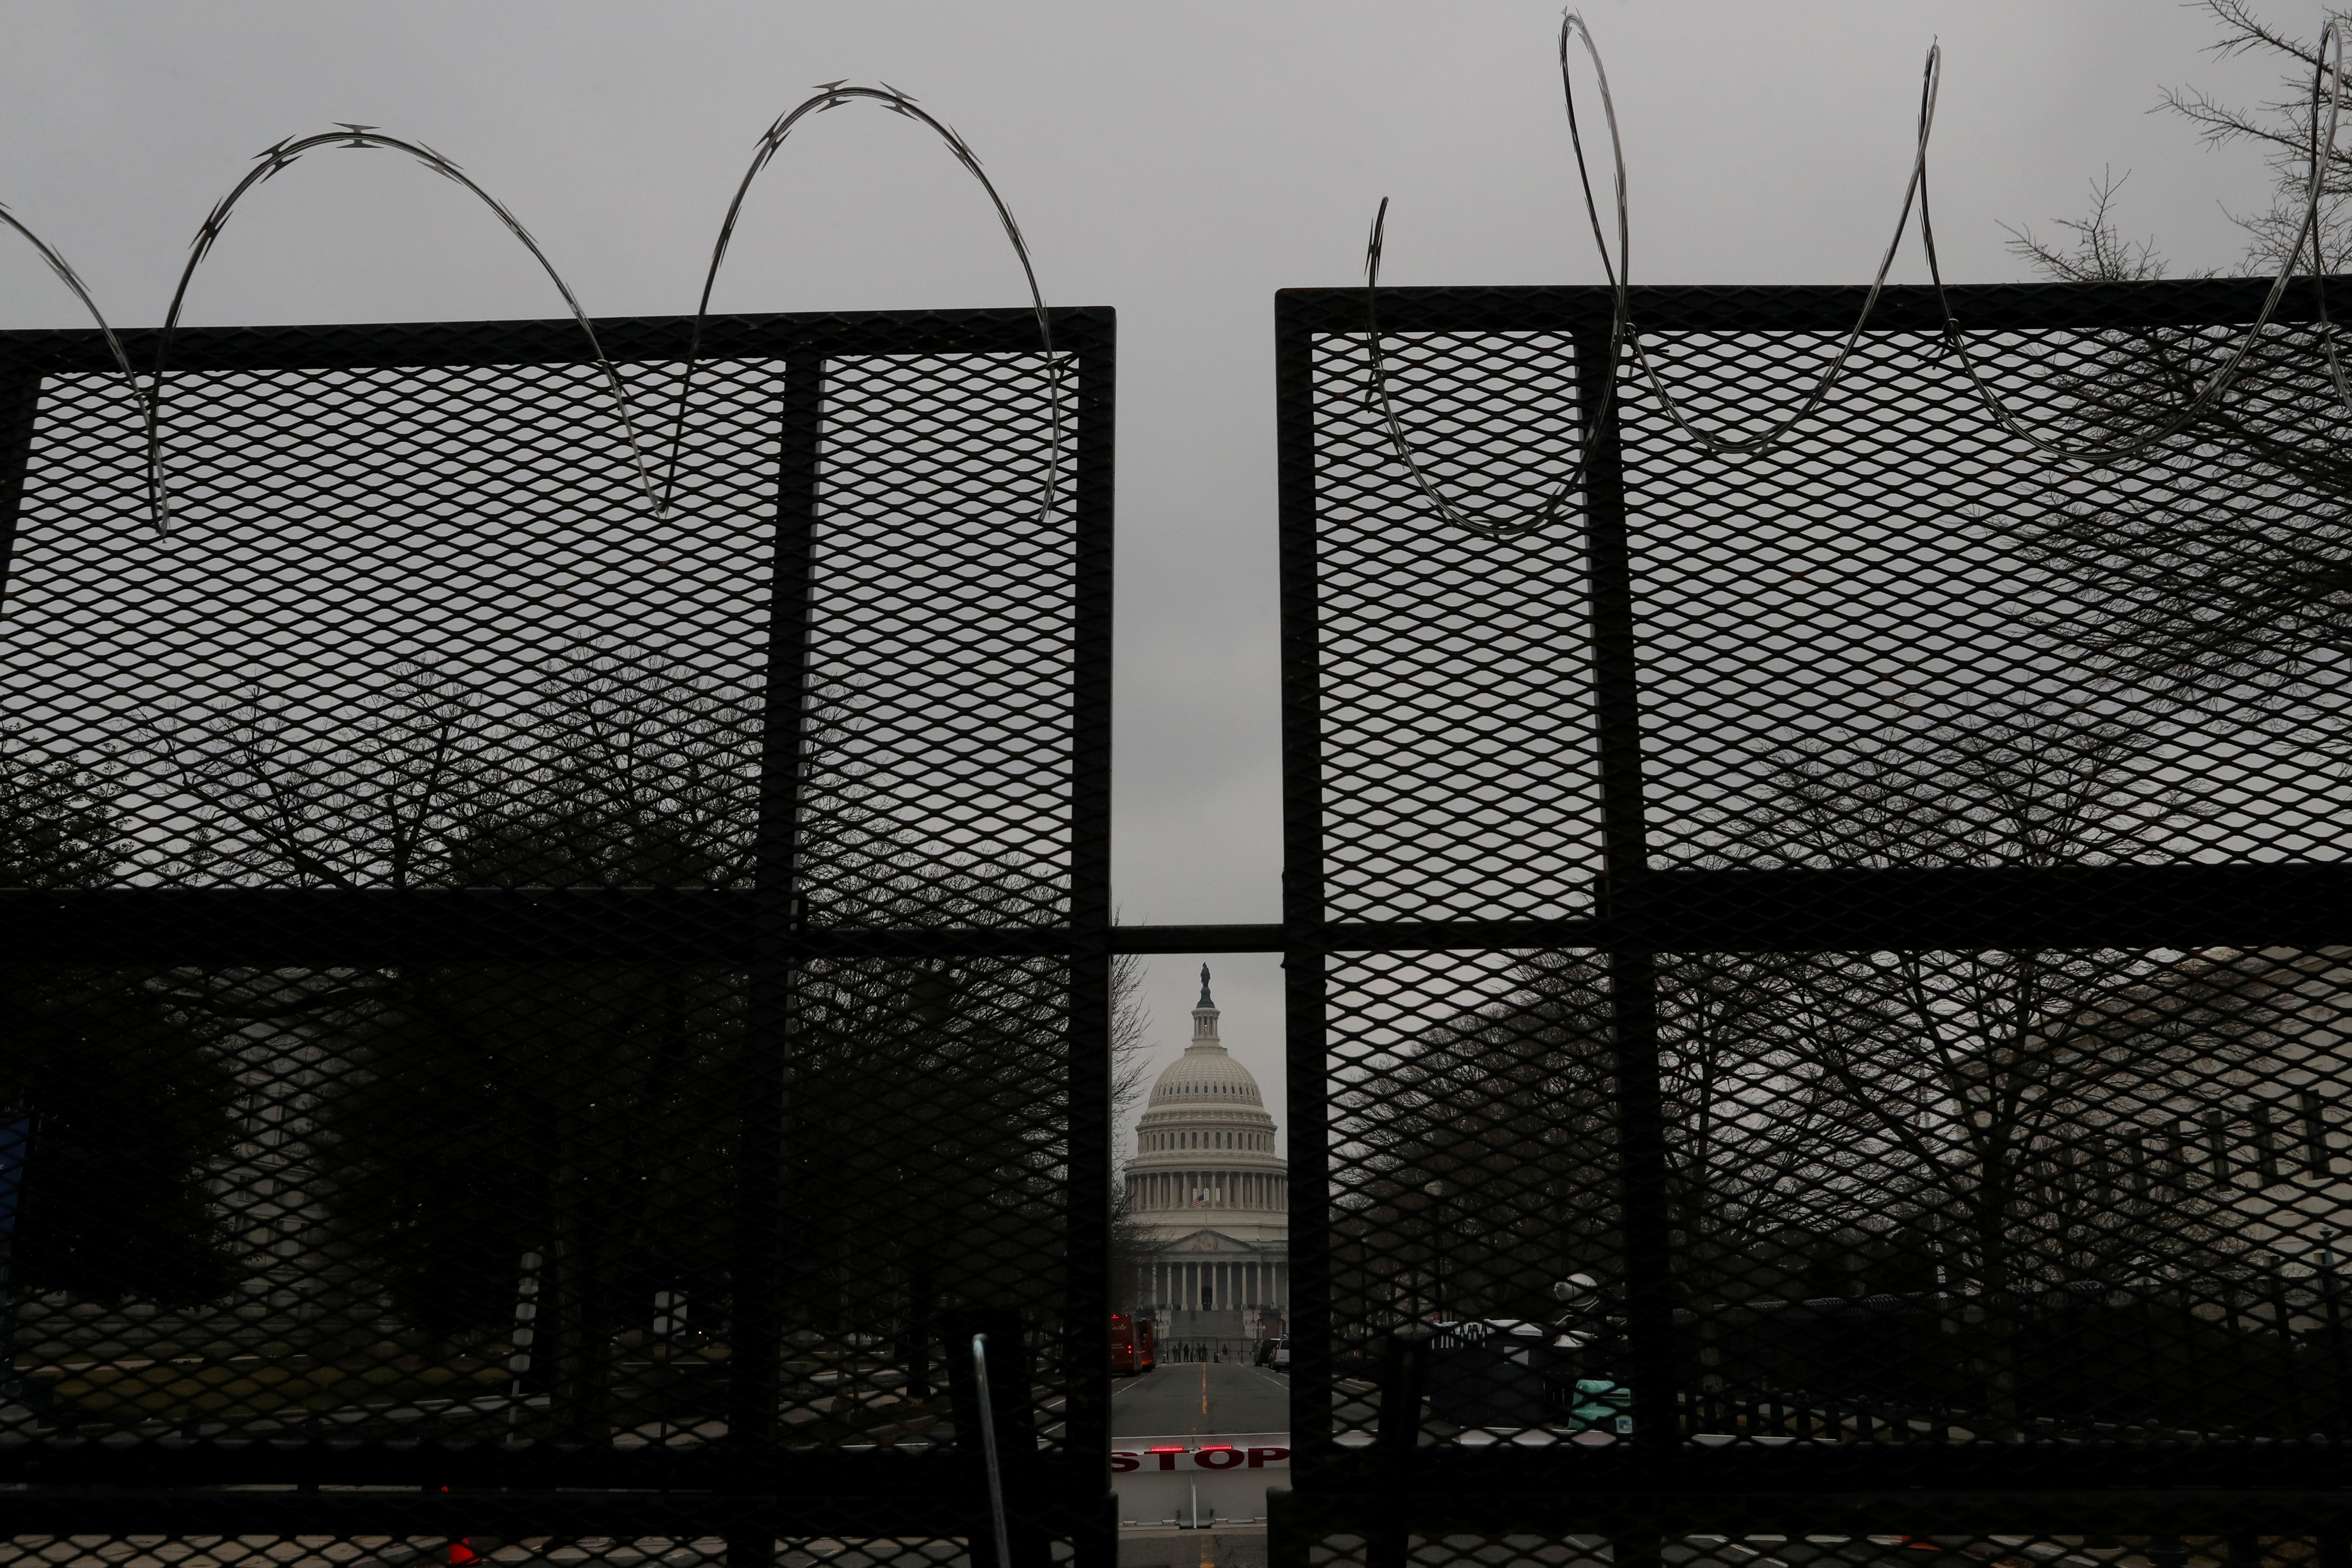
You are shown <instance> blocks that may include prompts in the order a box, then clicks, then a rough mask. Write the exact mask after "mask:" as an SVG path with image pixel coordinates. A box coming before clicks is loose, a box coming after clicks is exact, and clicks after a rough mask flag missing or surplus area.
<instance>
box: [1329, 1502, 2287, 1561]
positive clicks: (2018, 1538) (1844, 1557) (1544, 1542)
mask: <svg viewBox="0 0 2352 1568" xmlns="http://www.w3.org/2000/svg"><path fill="white" fill-rule="evenodd" d="M1889 1511H1890V1512H1891V1511H1895V1510H1889ZM2330 1544H2333V1543H2332V1542H2331V1543H2330ZM1387 1560H1388V1561H1391V1562H1402V1563H1412V1564H1414V1565H1415V1568H1505V1565H1509V1568H1545V1565H1551V1564H1557V1565H1559V1568H1573V1565H1580V1564H1599V1563H1611V1564H1619V1563H1672V1564H1675V1565H1676V1568H1685V1565H1687V1568H1751V1565H1752V1568H1831V1565H1832V1564H1837V1565H1843V1564H1873V1565H1878V1568H1926V1565H1929V1564H1940V1565H1941V1568H2045V1565H2046V1568H2093V1565H2094V1564H2098V1565H2102V1568H2108V1565H2112V1568H2295V1565H2301V1564H2315V1563H2321V1562H2323V1561H2327V1560H2328V1559H2326V1557H2325V1556H2324V1555H2323V1544H2322V1542H2321V1540H2320V1539H2319V1538H2316V1537H2312V1536H2295V1535H2279V1534H2257V1535H2253V1536H2252V1537H2240V1538H2238V1539H2235V1540H2233V1539H2231V1538H2229V1537H2224V1536H2216V1535H2157V1534H2150V1533H2148V1532H2147V1531H2146V1530H2145V1528H2142V1529H2139V1530H2131V1529H2128V1528H2126V1529H2117V1530H2112V1531H2096V1532H2087V1533H2086V1532H2045V1531H1983V1532H1946V1533H1941V1534H1909V1533H1906V1532H1905V1531H1901V1530H1900V1529H1898V1528H1896V1527H1895V1526H1894V1525H1892V1524H1890V1525H1889V1526H1888V1527H1887V1528H1886V1529H1885V1530H1883V1531H1879V1532H1877V1533H1866V1534H1841V1533H1833V1532H1827V1531H1813V1532H1810V1533H1790V1532H1789V1531H1783V1530H1759V1531H1748V1532H1744V1533H1730V1534H1727V1533H1723V1532H1720V1531H1700V1532H1696V1533H1683V1532H1680V1531H1645V1532H1642V1533H1640V1534H1638V1535H1633V1536H1623V1535H1619V1536H1611V1535H1604V1534H1600V1533H1597V1532H1596V1533H1591V1534H1574V1535H1542V1534H1537V1533H1533V1532H1528V1531H1514V1532H1504V1533H1497V1534H1491V1535H1490V1534H1484V1533H1479V1532H1475V1531H1458V1532H1453V1533H1448V1534H1443V1535H1421V1534H1415V1535H1413V1536H1412V1537H1411V1539H1410V1540H1409V1542H1406V1543H1404V1544H1403V1546H1402V1549H1401V1551H1400V1550H1392V1551H1391V1552H1390V1553H1389V1556H1388V1559H1387ZM1308 1561H1309V1562H1310V1563H1316V1564H1328V1565H1329V1568H1340V1565H1341V1564H1355V1565H1358V1568H1372V1565H1375V1564H1378V1563H1380V1562H1381V1561H1382V1559H1381V1554H1380V1552H1379V1550H1378V1548H1377V1547H1375V1545H1374V1543H1373V1542H1371V1541H1370V1539H1369V1538H1367V1537H1364V1536H1360V1535H1333V1536H1327V1537H1324V1538H1323V1539H1322V1540H1320V1541H1318V1542H1316V1544H1315V1547H1314V1549H1313V1550H1312V1552H1311V1554H1310V1556H1309V1557H1308Z"/></svg>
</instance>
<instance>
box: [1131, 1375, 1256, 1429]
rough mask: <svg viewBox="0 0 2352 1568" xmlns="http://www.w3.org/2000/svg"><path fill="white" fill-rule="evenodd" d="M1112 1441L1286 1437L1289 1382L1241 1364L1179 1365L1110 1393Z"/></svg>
mask: <svg viewBox="0 0 2352 1568" xmlns="http://www.w3.org/2000/svg"><path fill="white" fill-rule="evenodd" d="M1110 1429H1111V1435H1112V1436H1182V1435H1186V1434H1190V1433H1195V1432H1213V1433H1218V1434H1221V1435H1222V1434H1226V1433H1233V1432H1287V1431H1289V1430H1290V1379H1289V1378H1288V1377H1287V1376H1284V1375H1281V1374H1278V1373H1271V1372H1266V1371H1264V1370H1262V1369H1260V1368H1258V1367H1255V1366H1251V1365H1249V1364H1248V1363H1244V1362H1222V1361H1203V1362H1179V1363H1171V1364H1170V1365H1167V1366H1162V1367H1160V1368H1159V1369H1158V1370H1157V1371H1154V1372H1147V1373H1144V1374H1143V1375H1142V1376H1140V1377H1135V1378H1121V1379H1119V1380H1118V1382H1117V1383H1116V1384H1113V1386H1112V1389H1111V1398H1110Z"/></svg>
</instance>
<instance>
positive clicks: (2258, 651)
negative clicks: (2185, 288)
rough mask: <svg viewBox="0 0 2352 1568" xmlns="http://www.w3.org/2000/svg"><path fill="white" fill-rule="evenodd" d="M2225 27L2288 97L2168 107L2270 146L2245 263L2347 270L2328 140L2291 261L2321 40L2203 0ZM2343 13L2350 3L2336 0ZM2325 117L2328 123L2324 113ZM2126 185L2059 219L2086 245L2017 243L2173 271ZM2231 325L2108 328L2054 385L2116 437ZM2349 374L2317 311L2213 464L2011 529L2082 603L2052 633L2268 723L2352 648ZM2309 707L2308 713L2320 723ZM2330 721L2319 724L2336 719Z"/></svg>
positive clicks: (2049, 622)
mask: <svg viewBox="0 0 2352 1568" xmlns="http://www.w3.org/2000/svg"><path fill="white" fill-rule="evenodd" d="M2204 8H2205V10H2206V11H2207V12H2209V13H2210V15H2211V16H2212V17H2213V18H2214V20H2215V22H2216V23H2217V25H2218V26H2219V28H2220V37H2219V38H2218V39H2217V41H2216V42H2215V43H2214V44H2212V45H2211V46H2210V52H2212V53H2214V54H2217V55H2220V56H2222V57H2224V58H2228V57H2232V56H2244V55H2252V56H2258V57H2262V58H2269V59H2272V60H2273V61H2275V62H2276V63H2277V64H2278V65H2279V66H2280V67H2281V68H2282V70H2283V79H2282V87H2281V91H2280V94H2279V96H2278V97H2276V98H2274V99H2273V100H2270V101H2268V102H2266V103H2263V104H2261V105H2258V106H2255V107H2253V108H2241V107H2237V106H2234V105H2231V104H2228V103H2224V102H2222V101H2221V100H2219V99H2217V98H2215V97H2213V96H2212V95H2211V94H2210V93H2208V92H2205V91H2203V90H2201V89H2195V88H2174V89H2169V90H2168V91H2167V92H2166V93H2165V94H2164V95H2163V98H2162V100H2161V103H2160V105H2159V107H2161V108H2162V109H2164V110H2167V111H2168V112H2170V113H2172V114H2175V115H2178V116H2179V117H2181V118H2183V119H2185V120H2187V121H2189V123H2190V124H2191V125H2193V126H2195V127H2196V128H2197V129H2198V130H2199V132H2200V133H2201V134H2202V135H2203V137H2204V138H2205V140H2206V141H2207V142H2209V143H2211V144H2214V145H2230V144H2240V143H2245V144H2252V145H2256V146H2260V147H2262V148H2263V149H2265V150H2266V152H2267V153H2268V155H2269V161H2270V164H2271V168H2272V173H2273V189H2272V193H2271V194H2272V200H2271V202H2270V204H2269V205H2267V206H2266V207H2264V208H2263V209H2262V210H2260V211H2258V212H2253V213H2250V214H2244V215H2240V216H2239V218H2238V221H2239V223H2240V224H2241V226H2242V227H2243V228H2244V229H2245V230H2246V233H2247V240H2248V243H2247V249H2246V252H2245V254H2244V257H2243V265H2244V267H2245V268H2246V269H2247V270H2248V271H2250V272H2253V273H2269V272H2273V271H2275V270H2276V269H2277V268H2279V267H2280V265H2281V264H2282V263H2284V262H2285V261H2287V260H2289V259H2293V260H2294V261H2295V263H2296V265H2297V266H2298V267H2300V268H2303V269H2305V270H2315V271H2321V272H2328V271H2333V270H2335V269H2336V268H2339V267H2341V266H2342V265H2343V263H2344V260H2345V258H2346V256H2347V245H2352V205H2347V197H2352V152H2348V151H2347V150H2346V149H2345V148H2344V147H2343V146H2341V145H2337V146H2334V147H2328V148H2326V149H2324V150H2322V157H2321V162H2322V168H2323V175H2324V177H2323V180H2322V189H2321V195H2320V208H2319V214H2318V218H2319V221H2318V224H2317V226H2316V231H2315V236H2314V238H2313V241H2312V248H2306V249H2305V250H2303V251H2302V252H2301V253H2300V254H2299V255H2298V256H2296V257H2294V258H2290V257H2289V255H2288V252H2289V250H2290V249H2291V248H2292V247H2294V245H2295V243H2296V237H2297V236H2298V235H2300V233H2301V232H2302V229H2303V226H2304V222H2305V216H2306V212H2307V207H2306V195H2307V184H2306V181H2307V176H2308V170H2309V167H2310V159H2311V157H2312V154H2313V152H2314V149H2315V131H2316V129H2317V128H2318V127H2319V126H2320V124H2321V123H2322V121H2324V115H2322V114H2318V104H2317V100H2315V97H2314V84H2315V75H2314V72H2315V68H2316V67H2317V66H2318V65H2320V64H2321V63H2322V62H2321V61H2320V58H2319V52H2318V47H2317V46H2316V44H2315V43H2312V42H2308V41H2306V40H2304V39H2302V38H2299V37H2294V36H2291V35H2289V34H2287V33H2285V32H2283V31H2281V30H2280V29H2277V28H2275V27H2273V26H2270V25H2269V24H2267V23H2265V22H2263V20H2262V19H2261V18H2259V17H2257V16H2254V15H2253V13H2252V10H2251V8H2250V7H2249V6H2248V5H2246V4H2245V3H2244V0H2204ZM2328 15H2329V16H2331V17H2332V18H2333V19H2335V20H2336V22H2337V23H2338V24H2339V25H2344V24H2347V23H2352V13H2346V12H2334V11H2332V12H2330V13H2329V14H2328ZM2315 116H2316V118H2315ZM2122 184H2123V182H2122V180H2121V179H2119V178H2116V177H2115V176H2113V175H2112V174H2109V175H2107V176H2105V177H2103V178H2102V179H2100V180H2098V181H2095V182H2094V184H2093V186H2092V205H2091V208H2090V211H2089V213H2088V214H2087V216H2084V217H2083V218H2080V219H2072V220H2060V222H2059V227H2060V228H2061V229H2062V230H2063V231H2065V233H2066V234H2068V235H2070V236H2071V237H2072V238H2071V241H2069V240H2063V239H2049V238H2044V237H2041V236H2038V235H2036V234H2034V233H2033V232H2032V230H2031V229H2012V230H2011V236H2012V237H2011V246H2010V249H2011V253H2012V254H2014V255H2015V256H2017V257H2018V258H2020V259H2021V260H2022V261H2024V262H2025V263H2027V264H2028V265H2029V267H2031V268H2032V270H2033V271H2035V272H2037V273H2039V274H2040V275H2041V276H2042V277H2044V278H2050V279H2060V280H2064V281H2076V282H2095V281H2117V280H2121V281H2137V280H2143V279H2152V278H2160V277H2163V276H2164V275H2165V274H2166V271H2167V268H2166V264H2165V260H2164V258H2163V257H2162V255H2161V253H2160V252H2159V251H2158V248H2157V244H2156V241H2155V240H2154V239H2153V238H2147V239H2142V240H2138V241H2130V240H2126V239H2125V238H2123V237H2122V236H2121V234H2120V231H2119V228H2118V226H2117V223H2116V194H2117V192H2118V190H2119V188H2120V187H2121V185H2122ZM2233 336H2234V333H2233V332H2231V331H2215V330H2209V329H2200V328H2188V327H2184V328H2168V329H2138V330H2128V331H2111V332H2106V333H2102V334H2096V335H2095V336H2094V338H2093V339H2092V340H2091V341H2090V342H2089V343H2088V345H2087V352H2086V353H2085V354H2084V357H2083V358H2082V359H2081V360H2080V361H2078V362H2077V366H2076V368H2074V369H2071V370H2067V371H2064V372H2062V373H2061V374H2059V375H2058V376H2057V378H2056V381H2055V384H2054V385H2053V387H2052V392H2053V395H2054V400H2055V403H2056V405H2057V406H2058V407H2059V408H2060V410H2061V416H2060V419H2061V425H2062V427H2063V428H2064V429H2065V430H2066V431H2067V432H2068V433H2070V434H2073V435H2075V436H2078V437H2095V438H2104V439H2116V438H2120V437H2128V436H2130V435H2133V434H2136V433H2137V431H2139V430H2143V429H2145V428H2147V426H2149V425H2150V424H2151V423H2153V421H2154V420H2155V419H2156V418H2157V417H2159V416H2161V415H2162V414H2164V413H2166V412H2168V411H2169V410H2170V409H2173V408H2176V407H2179V406H2181V405H2184V404H2186V403H2187V402H2188V401H2189V398H2190V397H2192V396H2193V395H2194V394H2195V391H2196V389H2197V388H2198V387H2199V386H2200V384H2202V383H2203V382H2204V381H2205V379H2206V378H2207V377H2209V376H2210V374H2213V373H2214V372H2215V371H2216V370H2218V369H2219V368H2220V366H2221V363H2222V359H2223V357H2224V355H2225V353H2227V351H2228V349H2229V347H2230V345H2231V341H2232V338H2233ZM2345 418H2346V416H2345V413H2344V411H2343V409H2342V408H2341V406H2340V395H2339V388H2338V386H2337V375H2336V368H2335V367H2334V366H2333V365H2331V363H2330V360H2329V357H2328V354H2327V353H2326V345H2325V344H2324V343H2323V342H2320V341H2319V339H2318V338H2317V337H2316V335H2315V332H2314V331H2312V330H2311V329H2308V328H2304V327H2281V328H2274V329H2273V330H2272V331H2270V332H2269V333H2268V334H2266V335H2265V336H2264V337H2263V339H2262V340H2260V341H2259V342H2257V343H2256V344H2255V345H2254V349H2253V353H2252V355H2251V356H2250V360H2249V363H2248V365H2247V367H2246V368H2245V370H2244V372H2243V373H2242V375H2241V378H2240V381H2239V383H2238V384H2237V386H2236V388H2235V389H2234V390H2233V391H2232V392H2231V395H2229V396H2226V397H2224V398H2222V399H2221V400H2220V401H2219V402H2218V403H2217V404H2215V405H2213V406H2212V407H2211V408H2210V409H2209V410H2208V411H2207V413H2206V414H2205V416H2203V417H2202V418H2201V419H2200V421H2199V423H2198V425H2197V426H2195V427H2194V428H2193V429H2192V430H2191V431H2190V432H2189V433H2187V434H2186V435H2185V436H2184V437H2181V438H2180V439H2181V440H2182V441H2183V442H2186V443H2189V444H2190V446H2191V455H2193V457H2194V458H2196V459H2197V461H2198V468H2197V470H2196V472H2195V473H2194V474H2193V475H2192V476H2189V477H2186V478H2182V479H2176V480H2175V481H2174V482H2173V483H2172V484H2171V486H2169V487H2168V488H2166V487H2159V488H2158V489H2155V490H2153V491H2147V492H2145V493H2143V494H2141V495H2139V496H2137V497H2131V498H2125V499H2120V500H2116V501H2114V502H2111V503H2108V504H2103V505H2097V506H2091V505H2069V506H2062V507H2059V508H2055V509H2053V510H2052V511H2051V512H2049V513H2047V514H2044V515H2041V516H2037V517H2032V518H2029V519H2027V520H2025V521H2022V522H2021V523H2016V524H2008V523H2004V524H2002V525H2001V526H2003V527H2004V528H2006V529H2007V530H2008V531H2011V533H2012V534H2013V536H2014V538H2015V540H2016V542H2017V543H2018V545H2019V546H2020V548H2021V553H2022V554H2023V556H2024V557H2025V559H2026V560H2027V562H2028V563H2031V564H2033V565H2035V566H2038V567H2040V568H2041V569H2042V570H2044V571H2046V572H2048V573H2049V574H2051V575H2052V576H2053V578H2054V579H2056V580H2057V581H2058V582H2059V583H2061V584H2063V585H2064V586H2065V587H2066V589H2067V590H2068V594H2069V596H2070V598H2071V599H2072V600H2073V604H2072V605H2071V606H2070V607H2069V608H2068V609H2066V610H2064V611H2063V612H2060V613H2058V614H2055V615H2052V616H2046V617H2044V621H2043V625H2044V628H2045V629H2046V630H2048V631H2050V632H2051V633H2053V635H2054V636H2055V637H2059V638H2061V639H2063V640H2064V641H2066V642H2069V643H2072V644H2073V645H2074V646H2075V647H2078V648H2081V649H2084V650H2085V651H2087V652H2089V653H2090V654H2092V655H2093V657H2094V658H2095V661H2096V663H2097V666H2098V668H2099V669H2100V671H2101V673H2102V676H2103V678H2104V679H2107V680H2109V681H2111V682H2115V683H2118V684H2120V685H2123V686H2126V687H2137V688H2142V689H2146V690H2147V692H2148V694H2149V696H2150V698H2151V700H2155V701H2156V702H2158V704H2159V705H2164V704H2170V705H2189V706H2197V705H2210V706H2213V707H2216V708H2221V709H2228V710H2235V711H2240V712H2242V711H2244V710H2248V709H2250V708H2259V707H2265V706H2266V707H2267V708H2268V709H2269V710H2271V711H2272V713H2273V722H2284V721H2286V720H2284V718H2280V717H2277V716H2276V715H2278V714H2279V713H2280V710H2282V709H2284V708H2287V707H2292V706H2293V705H2294V700H2295V699H2296V698H2297V697H2298V696H2300V695H2302V694H2303V692H2304V691H2305V682H2306V681H2307V680H2308V679H2309V678H2310V676H2311V675H2312V674H2313V672H2314V671H2315V670H2316V669H2318V668H2322V667H2325V666H2327V665H2330V664H2332V663H2334V662H2335V661H2336V660H2339V659H2340V658H2343V657H2344V656H2345V655H2346V654H2347V652H2352V458H2347V455H2346V454H2347V450H2352V448H2347V444H2346V443H2345V441H2344V439H2343V431H2344V423H2345ZM2311 720H2312V715H2310V714H2307V713H2306V714H2304V715H2302V716H2301V720H2300V721H2303V722H2309V721H2311ZM2323 722H2324V721H2323Z"/></svg>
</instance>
